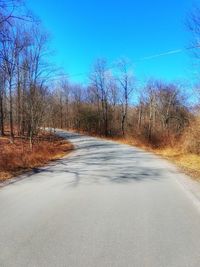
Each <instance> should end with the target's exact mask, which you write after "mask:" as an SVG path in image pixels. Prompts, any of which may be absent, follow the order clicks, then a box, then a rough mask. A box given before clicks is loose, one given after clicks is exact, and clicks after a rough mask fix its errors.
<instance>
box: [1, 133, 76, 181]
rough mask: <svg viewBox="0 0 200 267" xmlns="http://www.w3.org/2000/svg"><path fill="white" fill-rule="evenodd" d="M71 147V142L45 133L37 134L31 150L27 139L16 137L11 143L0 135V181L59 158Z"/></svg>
mask: <svg viewBox="0 0 200 267" xmlns="http://www.w3.org/2000/svg"><path fill="white" fill-rule="evenodd" d="M72 149H73V146H72V144H71V143H69V142H67V141H66V140H64V139H62V138H61V137H58V136H53V135H50V134H47V133H42V134H40V135H39V138H38V139H37V140H35V143H34V145H33V149H32V150H31V149H30V145H29V141H28V140H27V139H21V138H19V137H16V138H15V140H14V143H11V142H10V140H9V138H8V136H6V137H3V138H2V137H1V138H0V181H4V180H6V179H9V178H11V177H13V176H14V175H18V174H21V173H23V172H25V171H28V170H31V169H33V168H36V167H40V166H43V165H45V164H47V163H48V162H50V161H52V160H56V159H59V158H61V157H63V156H64V155H66V154H68V153H69V152H70V151H71V150H72Z"/></svg>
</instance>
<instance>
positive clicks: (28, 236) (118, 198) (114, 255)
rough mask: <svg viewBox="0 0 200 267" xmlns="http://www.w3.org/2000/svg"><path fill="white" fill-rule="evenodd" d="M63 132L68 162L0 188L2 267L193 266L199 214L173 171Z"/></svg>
mask: <svg viewBox="0 0 200 267" xmlns="http://www.w3.org/2000/svg"><path fill="white" fill-rule="evenodd" d="M62 134H63V135H67V136H68V137H69V138H70V140H71V141H72V142H73V143H74V144H75V145H76V148H77V149H76V150H75V151H74V152H72V154H71V156H70V157H67V158H65V159H62V160H60V161H59V162H58V163H56V164H55V163H54V164H52V165H51V166H48V167H45V168H41V169H39V170H37V171H35V173H34V174H33V175H30V174H29V175H25V176H24V177H23V178H25V177H26V178H25V179H21V180H19V181H18V182H15V183H13V184H10V185H8V186H5V187H2V188H1V189H0V266H1V267H10V266H17V267H18V266H19V267H29V266H31V267H38V266H39V267H40V266H42V267H51V266H53V267H56V266H59V267H62V266H63V267H64V266H66V267H80V266H81V267H91V266H92V267H104V266H105V267H112V266H113V267H118V266H119V267H129V266H130V267H198V266H200V213H199V211H198V209H197V207H196V206H195V205H194V204H193V202H192V200H191V199H190V197H188V194H186V192H185V191H184V190H182V188H181V186H180V185H179V184H178V183H177V182H176V179H177V178H180V179H181V174H179V173H178V172H177V171H176V169H175V168H174V167H172V166H171V165H170V164H169V163H167V162H166V161H164V160H160V159H158V158H157V157H156V156H153V155H151V154H149V153H145V152H143V151H141V150H139V149H136V148H132V147H129V146H126V145H119V144H116V143H114V142H109V141H102V140H98V139H95V138H91V137H84V136H78V135H75V134H64V133H62Z"/></svg>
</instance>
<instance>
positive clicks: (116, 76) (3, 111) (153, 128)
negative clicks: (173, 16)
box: [0, 0, 200, 153]
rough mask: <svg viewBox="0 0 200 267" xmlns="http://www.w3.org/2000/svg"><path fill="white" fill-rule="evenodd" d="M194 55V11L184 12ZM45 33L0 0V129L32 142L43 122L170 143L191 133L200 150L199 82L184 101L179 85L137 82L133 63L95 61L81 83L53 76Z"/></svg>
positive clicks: (193, 146) (198, 18) (198, 29)
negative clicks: (86, 78) (193, 103)
mask: <svg viewBox="0 0 200 267" xmlns="http://www.w3.org/2000/svg"><path fill="white" fill-rule="evenodd" d="M189 29H190V31H191V32H192V33H193V36H194V37H193V42H194V43H193V44H192V45H193V46H194V47H196V49H194V53H195V56H196V58H198V57H199V55H198V53H199V51H200V50H198V40H199V37H200V11H199V10H198V9H196V10H195V12H194V13H193V14H191V17H190V18H189ZM48 44H49V40H48V34H47V33H46V32H45V31H43V30H42V25H41V23H40V22H39V21H38V20H37V19H36V18H35V17H34V16H33V15H32V14H31V12H30V11H28V10H26V8H25V7H24V6H23V3H22V2H21V1H19V0H16V1H14V0H12V1H8V0H7V1H4V0H0V66H1V68H0V133H1V135H2V136H3V135H4V134H5V132H6V129H9V134H10V140H11V142H13V141H14V138H15V135H16V134H17V135H18V136H21V137H26V138H29V140H30V145H31V146H32V144H33V142H34V137H36V136H37V135H38V133H39V131H40V129H41V127H44V126H46V127H53V128H65V129H73V130H76V131H84V132H87V133H89V134H96V135H102V136H118V137H120V136H121V137H127V136H129V137H133V138H137V139H139V140H141V141H142V142H146V143H149V144H152V145H154V146H161V145H169V144H170V145H173V144H175V143H176V142H177V141H179V140H182V139H184V136H186V135H187V136H189V138H190V140H191V142H188V143H187V144H186V146H187V149H188V150H191V152H195V153H200V140H199V138H200V137H199V136H200V127H199V104H200V91H199V90H198V88H197V89H196V91H195V94H194V95H193V97H192V100H193V101H194V102H195V105H193V106H191V105H189V104H188V101H187V100H188V99H187V98H188V95H187V93H186V92H187V91H188V90H186V89H187V88H186V87H185V88H186V89H185V90H184V89H183V88H182V85H180V84H178V83H174V82H171V83H169V82H164V81H160V80H156V79H150V80H149V81H148V82H146V83H145V84H143V85H140V86H138V83H137V82H136V77H135V76H134V72H133V70H132V66H131V64H130V62H129V61H128V60H124V59H121V60H119V61H118V62H116V63H115V64H113V65H112V67H109V64H108V63H107V62H106V60H105V59H99V60H97V61H96V62H95V64H94V66H93V69H92V71H91V73H90V74H89V77H88V84H87V85H80V84H73V83H71V82H70V81H69V79H67V78H65V77H63V78H60V79H59V80H58V81H56V82H54V83H53V82H52V80H51V77H52V73H53V72H54V68H53V67H52V65H51V64H49V62H48V57H49V54H50V50H49V48H48Z"/></svg>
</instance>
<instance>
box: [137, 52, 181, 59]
mask: <svg viewBox="0 0 200 267" xmlns="http://www.w3.org/2000/svg"><path fill="white" fill-rule="evenodd" d="M183 51H184V49H176V50H170V51H167V52H165V53H160V54H155V55H152V56H149V57H143V58H141V59H140V60H141V61H142V60H149V59H154V58H157V57H163V56H167V55H173V54H179V53H182V52H183Z"/></svg>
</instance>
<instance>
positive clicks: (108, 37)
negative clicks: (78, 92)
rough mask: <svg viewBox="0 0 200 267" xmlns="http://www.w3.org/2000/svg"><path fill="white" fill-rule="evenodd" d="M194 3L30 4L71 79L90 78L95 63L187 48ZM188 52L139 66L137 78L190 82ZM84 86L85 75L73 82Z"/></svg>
mask: <svg viewBox="0 0 200 267" xmlns="http://www.w3.org/2000/svg"><path fill="white" fill-rule="evenodd" d="M192 2H193V1H192V0H168V1H161V0H157V1H156V0H154V1H150V0H140V1H139V0H138V1H135V0H99V1H97V0H90V1H88V0H85V1H83V0H42V1H41V0H28V6H29V7H30V8H31V9H32V10H33V11H34V13H36V14H37V15H38V16H39V17H40V18H41V20H42V21H43V24H44V26H45V27H46V29H47V30H48V31H49V32H50V34H51V36H52V43H51V46H52V48H53V49H54V50H55V51H56V55H55V61H56V63H57V64H58V65H59V66H62V67H64V69H65V71H66V72H68V73H69V74H72V75H73V74H77V73H85V72H88V71H89V70H90V68H91V65H92V63H93V62H94V61H95V59H97V58H100V57H104V58H107V59H108V61H109V62H112V61H115V60H117V59H118V58H120V57H127V58H129V59H130V60H132V61H138V59H140V58H144V57H147V56H151V55H154V54H159V53H163V52H166V51H169V50H174V49H179V48H184V47H186V46H187V45H188V44H189V34H188V32H187V28H186V26H185V20H186V16H187V13H188V12H189V10H190V9H191V7H192V4H193V3H192ZM190 67H191V59H190V57H189V55H188V53H186V52H183V53H180V54H174V55H168V56H163V57H158V58H154V59H149V60H143V61H141V62H136V63H135V66H134V68H135V73H136V76H137V78H138V79H139V80H140V79H145V78H148V77H156V78H163V79H167V80H171V79H172V80H178V79H188V78H189V77H191V72H190ZM73 79H74V80H77V81H84V80H85V77H84V76H77V77H74V78H73Z"/></svg>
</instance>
